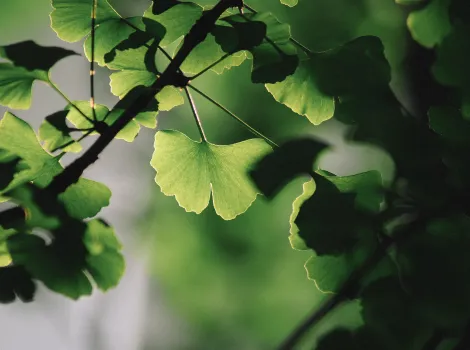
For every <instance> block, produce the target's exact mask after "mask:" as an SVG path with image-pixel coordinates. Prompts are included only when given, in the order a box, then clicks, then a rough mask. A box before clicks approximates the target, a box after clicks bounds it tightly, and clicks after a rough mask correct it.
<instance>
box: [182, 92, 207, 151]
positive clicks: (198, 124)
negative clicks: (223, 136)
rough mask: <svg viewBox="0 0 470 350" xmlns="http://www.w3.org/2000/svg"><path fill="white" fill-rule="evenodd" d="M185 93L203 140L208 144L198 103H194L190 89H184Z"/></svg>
mask: <svg viewBox="0 0 470 350" xmlns="http://www.w3.org/2000/svg"><path fill="white" fill-rule="evenodd" d="M184 91H185V92H186V96H187V97H188V101H189V104H190V105H191V110H192V112H193V115H194V119H195V120H196V124H197V128H198V129H199V134H201V137H202V140H203V141H205V142H207V138H206V134H204V129H203V128H202V123H201V118H199V113H198V112H197V108H196V103H195V102H194V100H193V97H192V96H191V93H190V92H189V89H188V88H187V87H185V88H184Z"/></svg>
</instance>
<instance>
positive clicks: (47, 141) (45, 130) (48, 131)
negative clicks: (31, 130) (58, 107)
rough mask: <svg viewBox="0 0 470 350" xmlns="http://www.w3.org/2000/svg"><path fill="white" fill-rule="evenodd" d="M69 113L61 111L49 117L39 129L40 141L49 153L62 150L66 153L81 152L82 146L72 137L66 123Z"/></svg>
mask: <svg viewBox="0 0 470 350" xmlns="http://www.w3.org/2000/svg"><path fill="white" fill-rule="evenodd" d="M67 114H68V111H67V110H64V111H59V112H56V113H53V114H51V115H49V116H47V117H46V118H45V119H44V121H43V122H42V124H41V126H40V128H39V139H40V140H42V141H44V144H43V147H44V149H46V150H47V151H49V152H55V151H56V150H59V149H62V150H63V151H64V152H80V151H81V150H82V146H81V145H80V144H79V143H78V142H76V141H75V139H73V138H72V136H70V128H69V127H68V125H67V123H66V118H67Z"/></svg>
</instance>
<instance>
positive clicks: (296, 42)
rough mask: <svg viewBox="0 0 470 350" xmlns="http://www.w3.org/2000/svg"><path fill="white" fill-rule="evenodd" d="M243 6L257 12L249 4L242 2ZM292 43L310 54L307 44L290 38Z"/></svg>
mask: <svg viewBox="0 0 470 350" xmlns="http://www.w3.org/2000/svg"><path fill="white" fill-rule="evenodd" d="M243 6H244V7H246V9H247V10H249V11H251V12H253V13H255V14H256V13H258V11H256V10H255V9H254V8H253V7H251V6H248V5H247V4H244V5H243ZM289 40H290V41H291V42H292V43H293V44H294V45H296V46H297V47H298V48H300V49H301V50H302V51H303V52H305V53H306V54H307V55H310V54H312V53H313V51H312V50H310V49H309V48H308V47H307V46H305V45H304V44H302V43H301V42H299V41H298V40H296V39H294V38H292V37H291V38H290V39H289Z"/></svg>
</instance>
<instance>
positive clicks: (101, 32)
mask: <svg viewBox="0 0 470 350" xmlns="http://www.w3.org/2000/svg"><path fill="white" fill-rule="evenodd" d="M129 24H131V25H132V26H134V27H137V28H139V29H142V28H143V23H142V17H131V18H126V19H121V18H120V19H119V20H112V21H105V22H102V23H101V24H99V25H98V26H97V27H96V30H95V62H96V63H98V64H99V65H100V66H104V65H105V63H106V62H105V55H106V54H107V53H108V52H110V51H111V50H112V49H113V48H114V47H116V45H118V44H119V43H120V42H122V41H124V40H126V39H127V38H129V36H130V35H131V34H132V33H134V32H135V31H136V29H135V28H134V27H132V26H130V25H129ZM83 45H84V49H85V55H86V57H87V58H88V60H89V61H91V35H90V36H88V37H87V39H86V40H85V42H84V44H83Z"/></svg>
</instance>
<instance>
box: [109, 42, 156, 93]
mask: <svg viewBox="0 0 470 350" xmlns="http://www.w3.org/2000/svg"><path fill="white" fill-rule="evenodd" d="M148 51H149V49H148V48H146V47H144V46H141V47H138V48H135V49H134V48H127V49H125V50H119V49H117V50H115V56H114V58H113V59H112V60H111V61H110V62H108V63H107V64H106V65H107V66H108V68H110V69H112V70H119V72H114V73H112V74H111V75H110V79H111V82H110V86H111V92H112V93H113V94H114V95H116V96H119V98H123V97H124V96H125V95H126V94H127V93H128V92H129V91H131V90H132V89H133V88H135V87H137V86H151V85H152V84H153V83H154V82H155V80H156V79H157V75H156V72H152V71H149V69H148V63H147V62H146V60H147V54H148Z"/></svg>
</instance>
